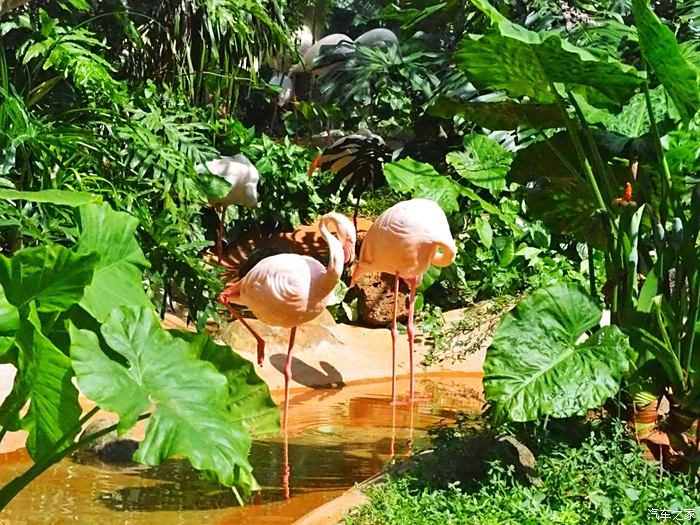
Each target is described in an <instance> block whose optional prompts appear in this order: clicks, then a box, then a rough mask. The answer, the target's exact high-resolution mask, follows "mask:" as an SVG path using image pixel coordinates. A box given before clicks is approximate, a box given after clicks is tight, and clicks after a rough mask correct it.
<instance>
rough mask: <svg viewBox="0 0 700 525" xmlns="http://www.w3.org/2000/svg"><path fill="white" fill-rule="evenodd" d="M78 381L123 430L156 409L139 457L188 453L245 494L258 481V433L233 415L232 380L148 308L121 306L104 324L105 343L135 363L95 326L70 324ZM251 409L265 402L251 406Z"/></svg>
mask: <svg viewBox="0 0 700 525" xmlns="http://www.w3.org/2000/svg"><path fill="white" fill-rule="evenodd" d="M69 330H70V336H71V358H72V361H73V368H74V369H75V373H76V377H77V380H78V386H79V387H80V390H81V392H83V393H84V394H85V395H86V396H88V397H89V398H90V399H92V400H93V401H95V402H96V403H97V405H98V406H100V408H103V409H105V410H109V411H111V412H115V413H117V414H118V415H119V418H120V421H119V427H120V430H121V431H125V430H126V429H128V428H130V427H131V426H133V425H134V424H135V423H136V421H137V419H138V418H139V417H140V416H141V415H142V414H143V413H144V412H146V411H148V410H149V409H150V408H152V409H153V412H152V414H151V416H150V418H149V420H148V426H147V428H146V434H145V437H144V440H143V441H142V442H141V444H140V446H139V448H138V450H137V451H136V453H135V455H134V459H135V460H136V461H139V462H141V463H145V464H147V465H159V464H160V463H161V462H162V461H163V460H165V459H167V458H169V457H173V456H184V457H186V458H188V459H189V461H190V463H191V464H192V466H193V467H194V468H196V469H198V470H200V471H204V472H208V473H210V474H213V475H214V476H216V478H217V479H218V480H219V482H220V483H222V484H223V485H226V486H236V487H239V488H241V489H242V490H243V492H244V493H245V494H250V492H251V491H252V490H253V489H254V488H255V487H256V486H257V485H256V482H255V479H254V478H253V475H252V467H251V465H250V463H249V462H248V453H249V451H250V446H251V438H250V436H249V434H248V432H247V426H246V425H244V424H243V421H241V420H236V419H235V418H233V417H231V416H230V413H229V404H230V403H231V395H230V392H229V382H228V381H227V378H226V377H225V376H224V375H223V374H221V373H219V372H217V370H216V369H215V367H214V366H213V365H212V364H211V363H210V362H207V361H205V360H202V359H199V358H198V357H197V352H198V351H197V350H193V349H192V348H190V347H189V345H188V343H187V342H186V341H184V340H183V339H180V338H177V337H173V336H172V335H171V334H170V333H168V332H167V331H166V330H164V329H163V328H162V327H161V326H160V323H159V320H158V317H157V315H156V314H155V313H154V312H153V311H152V309H150V308H148V307H127V306H122V307H120V308H118V309H115V310H113V311H112V313H111V314H110V315H109V317H108V318H107V320H106V321H105V323H104V324H103V325H102V329H101V331H102V335H103V337H104V340H105V342H106V344H107V345H108V346H109V347H110V348H111V349H112V350H114V351H115V352H117V353H119V354H121V356H123V357H124V358H125V359H126V362H127V363H128V364H127V366H122V365H120V364H119V363H117V362H115V361H112V360H110V359H109V357H107V355H105V354H104V353H103V352H102V351H101V350H100V348H99V343H98V340H97V336H96V335H95V334H94V333H93V332H89V331H86V330H79V329H77V328H75V327H74V326H71V327H70V329H69ZM246 408H247V409H248V410H249V411H251V412H254V411H256V410H259V407H257V406H254V407H246Z"/></svg>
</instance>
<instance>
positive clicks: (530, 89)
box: [455, 0, 644, 107]
mask: <svg viewBox="0 0 700 525" xmlns="http://www.w3.org/2000/svg"><path fill="white" fill-rule="evenodd" d="M472 3H473V4H474V5H475V6H476V7H477V8H478V9H480V10H481V11H482V12H484V14H486V15H487V16H488V17H489V18H491V20H492V22H493V24H494V26H495V28H494V29H493V30H492V31H491V32H489V33H488V34H486V35H483V36H482V35H478V36H475V35H468V36H467V37H465V38H464V39H463V40H462V42H461V43H460V45H459V49H458V51H457V53H455V60H456V63H457V65H458V66H459V67H460V68H462V69H463V70H464V71H466V72H467V73H469V80H470V81H471V82H473V83H474V84H478V85H481V86H488V87H491V88H494V89H503V90H505V91H506V92H507V93H508V95H509V96H510V97H512V98H519V97H528V98H529V100H530V101H531V102H538V103H542V104H552V103H556V102H557V100H558V96H557V92H556V91H555V90H556V89H557V88H556V86H555V85H556V84H561V85H563V86H564V89H566V90H572V91H577V92H580V93H585V94H586V96H587V98H588V101H589V103H591V104H593V105H595V106H601V107H619V106H620V105H622V104H624V103H625V102H626V101H627V100H629V98H630V97H631V96H632V95H634V92H635V90H636V89H637V88H638V87H639V86H640V85H641V84H642V82H643V81H644V80H643V78H642V77H641V76H640V75H639V73H638V72H637V71H636V70H635V69H634V68H632V67H629V66H625V65H624V64H622V63H620V62H618V61H616V60H614V59H612V58H609V57H598V56H595V55H592V54H591V53H589V52H588V51H585V50H584V49H581V48H578V47H576V46H573V45H572V44H570V43H568V42H567V41H565V40H562V39H561V37H560V36H559V35H557V34H553V33H549V34H538V33H535V32H533V31H528V30H527V29H525V28H523V27H521V26H519V25H517V24H514V23H512V22H510V21H509V20H507V19H506V18H505V17H503V15H501V14H500V13H499V12H498V11H497V10H496V9H495V8H494V7H493V6H492V5H491V4H489V3H488V2H487V1H486V0H472Z"/></svg>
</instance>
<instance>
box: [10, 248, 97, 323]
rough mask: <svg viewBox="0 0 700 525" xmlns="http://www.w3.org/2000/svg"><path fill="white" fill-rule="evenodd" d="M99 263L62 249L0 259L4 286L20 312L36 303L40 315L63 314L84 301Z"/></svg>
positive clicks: (28, 251) (94, 257) (92, 257)
mask: <svg viewBox="0 0 700 525" xmlns="http://www.w3.org/2000/svg"><path fill="white" fill-rule="evenodd" d="M97 259H98V256H97V255H96V254H94V253H88V254H82V255H81V254H76V253H73V252H72V251H70V250H69V249H68V248H64V247H63V246H59V245H51V246H39V247H36V248H28V249H25V250H20V251H19V252H17V253H16V254H15V255H14V256H13V257H12V258H10V259H8V258H7V257H4V256H2V255H0V285H2V287H3V289H4V290H5V296H6V297H7V300H8V301H9V302H10V304H12V305H14V306H15V307H17V308H18V309H22V308H23V307H25V306H26V305H27V304H29V303H30V302H31V301H36V308H37V310H38V311H39V312H61V311H63V310H67V309H68V308H69V307H70V306H72V305H74V304H75V303H77V302H78V301H80V298H81V297H82V296H83V292H84V291H85V287H86V286H87V285H88V284H89V283H90V281H91V280H92V275H93V268H94V267H95V263H96V262H97Z"/></svg>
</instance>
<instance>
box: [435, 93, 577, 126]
mask: <svg viewBox="0 0 700 525" xmlns="http://www.w3.org/2000/svg"><path fill="white" fill-rule="evenodd" d="M428 112H429V113H430V114H432V115H436V116H438V117H442V118H452V117H453V116H454V115H462V116H463V117H464V118H466V119H467V120H469V121H471V122H473V123H475V124H478V125H479V126H483V127H485V128H488V129H491V130H496V129H517V128H518V127H519V126H527V127H529V128H533V129H547V128H563V127H565V126H566V119H565V118H564V113H563V111H562V109H561V106H559V105H558V104H527V103H521V102H516V101H515V100H499V101H495V102H469V101H467V102H464V101H461V100H458V99H454V98H447V97H438V99H437V100H436V101H435V102H434V103H433V105H432V106H430V108H429V109H428Z"/></svg>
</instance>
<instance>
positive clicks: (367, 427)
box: [0, 374, 482, 525]
mask: <svg viewBox="0 0 700 525" xmlns="http://www.w3.org/2000/svg"><path fill="white" fill-rule="evenodd" d="M397 391H398V392H405V391H407V381H399V384H398V390H397ZM417 391H418V394H419V395H420V396H422V397H423V399H421V400H420V401H418V402H416V403H414V404H413V405H411V404H407V403H406V404H399V405H395V406H392V405H391V404H390V403H389V398H390V395H389V394H390V392H391V382H390V381H380V382H373V383H367V384H355V385H349V386H345V387H342V388H334V389H317V390H303V391H298V392H294V391H292V395H291V399H290V412H289V429H288V432H287V435H286V438H285V436H284V435H282V436H276V437H274V438H265V439H258V440H255V441H254V444H253V448H252V451H251V457H250V460H251V463H252V465H253V467H254V469H255V471H254V473H255V476H256V478H257V480H258V482H259V483H260V485H261V486H262V490H261V491H260V493H259V494H258V495H257V496H256V497H255V499H254V502H253V503H252V504H249V505H246V506H244V507H240V506H238V504H237V502H236V498H235V497H234V495H233V494H232V493H231V491H230V490H226V489H223V488H222V487H220V486H219V485H217V484H215V483H212V482H208V481H205V480H202V479H201V478H200V477H199V475H198V474H197V472H196V471H194V470H193V469H192V468H191V467H190V466H189V463H187V462H185V461H169V462H167V463H166V464H165V465H162V466H160V467H158V468H151V467H143V466H136V467H130V468H112V467H95V466H87V465H80V464H77V463H75V462H74V461H71V460H65V461H63V462H61V463H59V464H58V465H55V466H54V467H52V468H51V469H50V470H49V471H47V472H45V473H44V474H43V475H42V476H40V477H39V478H38V479H36V480H35V481H34V482H33V483H32V484H30V485H29V486H28V487H27V488H26V489H25V490H24V491H23V492H22V493H20V495H19V496H17V498H16V499H15V500H13V501H12V503H11V504H10V505H9V506H8V507H7V509H5V511H3V512H2V513H1V514H0V523H12V524H15V523H17V524H21V523H26V524H34V523H52V524H60V523H99V524H100V525H107V524H112V523H114V524H117V523H118V524H146V523H148V524H159V525H161V524H179V523H182V524H193V523H214V524H233V523H237V524H251V525H252V524H255V525H266V524H283V523H285V524H289V523H292V522H294V521H295V520H297V519H298V518H300V517H301V516H303V515H304V514H306V513H307V512H309V511H311V510H312V509H314V508H316V507H318V506H320V505H322V504H323V503H325V502H327V501H330V500H331V499H333V498H335V497H337V496H338V495H340V494H341V493H342V492H344V491H345V490H347V489H348V488H350V487H352V486H353V484H355V483H356V482H360V481H363V480H364V479H366V478H368V477H370V476H372V475H374V474H376V473H378V472H380V471H381V469H382V467H383V466H384V464H385V463H386V462H387V461H388V460H389V459H390V458H391V457H392V455H397V456H403V455H407V454H409V453H410V452H411V450H412V449H414V448H420V447H421V446H423V445H425V444H426V443H427V439H426V429H428V428H430V427H432V426H435V425H437V424H439V423H441V422H449V421H450V420H452V419H454V417H455V415H456V413H457V412H458V411H461V410H469V411H473V412H479V411H480V409H481V403H482V401H481V378H480V377H479V376H476V375H468V374H459V375H457V374H441V375H437V374H435V375H425V376H419V377H418V381H417ZM275 399H276V400H277V401H281V398H280V396H278V395H277V393H275ZM285 443H286V445H285ZM285 458H286V459H287V461H285ZM30 464H31V461H30V459H29V457H28V456H27V454H26V451H25V450H24V449H20V450H17V451H14V452H10V453H7V454H0V483H3V484H4V483H6V482H7V481H9V480H10V479H11V478H12V477H14V476H15V475H17V474H19V473H20V472H22V471H24V470H25V469H26V468H28V467H29V466H30ZM285 464H286V465H285Z"/></svg>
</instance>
